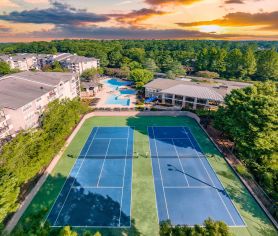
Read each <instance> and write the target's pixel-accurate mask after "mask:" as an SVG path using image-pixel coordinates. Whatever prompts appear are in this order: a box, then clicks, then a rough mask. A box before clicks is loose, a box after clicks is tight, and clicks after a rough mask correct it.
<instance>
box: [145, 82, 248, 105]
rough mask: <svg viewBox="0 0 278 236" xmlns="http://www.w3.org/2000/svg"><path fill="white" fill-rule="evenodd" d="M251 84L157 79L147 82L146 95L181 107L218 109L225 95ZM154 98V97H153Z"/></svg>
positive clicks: (165, 103) (163, 102) (164, 103)
mask: <svg viewBox="0 0 278 236" xmlns="http://www.w3.org/2000/svg"><path fill="white" fill-rule="evenodd" d="M247 86H250V84H248V83H239V82H233V81H224V80H211V81H210V80H209V79H206V80H205V79H201V78H200V80H199V81H198V80H197V81H196V82H192V81H190V79H189V81H188V80H186V81H184V80H180V79H177V80H171V79H155V80H153V81H151V82H150V83H148V84H146V85H145V86H144V87H145V96H146V97H147V98H149V100H150V101H151V100H158V102H159V103H160V104H163V105H168V106H177V107H181V108H190V109H193V110H196V109H216V108H217V107H218V106H219V105H221V104H223V103H224V97H225V96H226V95H227V94H229V93H230V92H231V91H232V90H233V89H239V88H243V87H247ZM152 98H153V99H152Z"/></svg>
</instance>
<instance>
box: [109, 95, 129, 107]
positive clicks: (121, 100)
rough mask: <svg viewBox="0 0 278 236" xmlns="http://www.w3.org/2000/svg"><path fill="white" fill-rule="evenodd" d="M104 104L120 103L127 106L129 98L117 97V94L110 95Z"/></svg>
mask: <svg viewBox="0 0 278 236" xmlns="http://www.w3.org/2000/svg"><path fill="white" fill-rule="evenodd" d="M105 103H106V104H110V105H122V106H129V104H130V99H129V98H127V99H124V98H118V96H117V95H110V96H109V97H108V98H107V100H106V102H105Z"/></svg>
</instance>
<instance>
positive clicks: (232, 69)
mask: <svg viewBox="0 0 278 236" xmlns="http://www.w3.org/2000/svg"><path fill="white" fill-rule="evenodd" d="M242 58H243V55H242V52H241V50H240V49H238V48H236V49H233V50H232V51H230V52H229V53H228V55H227V58H226V67H227V75H228V76H230V77H234V78H241V77H242V70H243V63H242Z"/></svg>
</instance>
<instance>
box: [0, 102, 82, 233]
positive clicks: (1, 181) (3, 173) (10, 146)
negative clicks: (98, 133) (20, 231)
mask: <svg viewBox="0 0 278 236" xmlns="http://www.w3.org/2000/svg"><path fill="white" fill-rule="evenodd" d="M86 111H87V108H86V107H85V106H84V105H83V104H82V103H81V102H80V101H79V100H77V99H74V100H67V99H66V100H62V101H59V100H55V101H53V102H52V103H49V104H48V107H47V109H46V110H45V112H44V113H43V120H42V125H41V127H40V128H38V129H37V130H30V131H29V132H28V131H24V132H21V133H19V134H18V135H17V136H16V137H15V138H14V139H12V140H11V141H10V142H8V143H7V144H5V145H4V146H3V147H2V150H1V155H0V163H1V168H0V223H1V221H3V219H4V218H5V217H6V216H7V215H8V214H9V213H12V212H14V211H15V210H16V209H17V207H18V198H19V191H20V190H19V188H20V187H21V186H22V185H23V184H26V183H28V182H29V181H30V180H32V179H33V178H34V177H35V176H36V175H37V174H38V173H39V172H40V171H41V170H42V169H43V168H44V167H45V166H47V165H48V164H49V162H50V161H51V160H52V158H53V157H54V156H55V154H56V153H57V152H58V151H59V150H60V149H61V147H62V146H63V145H64V143H65V140H66V137H67V136H68V135H69V133H70V132H71V130H72V128H73V127H75V125H76V124H77V123H78V121H79V120H80V117H81V115H82V114H84V113H85V112H86ZM61 121H62V122H61ZM37 226H38V225H36V227H37ZM25 235H32V234H25Z"/></svg>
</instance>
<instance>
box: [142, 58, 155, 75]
mask: <svg viewBox="0 0 278 236" xmlns="http://www.w3.org/2000/svg"><path fill="white" fill-rule="evenodd" d="M143 66H144V68H145V69H147V70H149V71H151V72H153V73H155V72H157V70H158V66H157V65H156V63H155V60H153V59H152V58H147V59H146V60H145V62H144V64H143Z"/></svg>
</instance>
